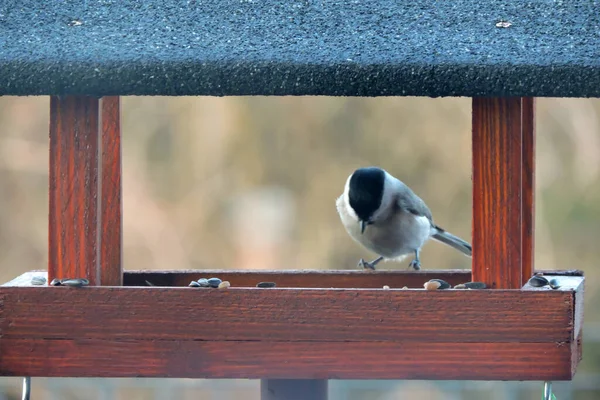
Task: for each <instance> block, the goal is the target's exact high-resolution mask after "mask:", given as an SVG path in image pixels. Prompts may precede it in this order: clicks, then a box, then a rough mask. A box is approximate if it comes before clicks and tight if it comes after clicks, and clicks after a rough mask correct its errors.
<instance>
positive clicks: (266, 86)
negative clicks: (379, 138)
mask: <svg viewBox="0 0 600 400" xmlns="http://www.w3.org/2000/svg"><path fill="white" fill-rule="evenodd" d="M61 94H88V95H98V96H101V95H177V96H183V95H213V96H225V95H333V96H431V97H438V96H540V97H543V96H552V97H600V2H599V1H595V0H575V1H567V0H564V1H562V0H528V1H515V0H439V1H434V0H411V1H399V0H343V1H342V0H229V1H215V0H179V1H176V0H138V1H131V0H86V1H84V0H80V1H65V0H52V1H39V0H4V1H2V2H0V95H61Z"/></svg>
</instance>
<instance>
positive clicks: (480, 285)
mask: <svg viewBox="0 0 600 400" xmlns="http://www.w3.org/2000/svg"><path fill="white" fill-rule="evenodd" d="M464 285H465V287H466V288H467V289H485V288H486V287H487V286H486V284H485V283H483V282H467V283H465V284H464Z"/></svg>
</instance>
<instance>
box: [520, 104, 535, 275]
mask: <svg viewBox="0 0 600 400" xmlns="http://www.w3.org/2000/svg"><path fill="white" fill-rule="evenodd" d="M522 124H523V166H522V172H523V177H522V186H523V193H522V195H523V205H522V215H523V217H522V225H521V227H522V233H521V235H522V245H521V246H522V247H521V248H522V251H523V260H522V264H521V272H522V277H521V283H522V284H525V282H527V280H529V278H531V277H532V276H533V274H534V272H535V265H534V250H535V98H533V97H524V98H523V99H522Z"/></svg>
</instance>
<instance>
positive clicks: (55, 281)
mask: <svg viewBox="0 0 600 400" xmlns="http://www.w3.org/2000/svg"><path fill="white" fill-rule="evenodd" d="M50 285H52V286H60V279H57V278H54V279H52V282H50Z"/></svg>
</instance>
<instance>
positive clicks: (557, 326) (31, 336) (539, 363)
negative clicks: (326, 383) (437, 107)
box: [0, 276, 584, 384]
mask: <svg viewBox="0 0 600 400" xmlns="http://www.w3.org/2000/svg"><path fill="white" fill-rule="evenodd" d="M552 277H553V276H549V278H552ZM556 279H558V280H559V283H560V285H561V287H560V288H559V289H557V290H551V289H549V288H548V287H545V288H533V287H528V286H526V287H524V288H523V289H519V290H502V289H499V290H454V289H449V290H438V291H433V292H432V291H426V290H424V289H419V290H417V289H410V290H401V289H392V290H384V289H258V288H235V287H231V288H229V289H225V290H219V289H199V288H157V287H93V286H91V287H83V288H70V287H19V286H3V287H0V354H1V355H2V356H1V357H0V375H5V376H17V375H21V376H22V375H25V376H57V377H58V376H97V377H129V376H147V377H186V378H249V379H334V378H335V379H464V380H471V379H473V380H478V379H483V380H569V379H571V377H572V373H573V371H574V369H575V368H576V366H577V363H578V361H579V358H580V345H581V344H580V341H578V340H577V338H578V337H580V331H581V320H580V319H581V318H582V313H581V307H582V305H583V303H582V301H581V297H582V296H583V290H582V289H583V279H584V278H583V277H581V276H556ZM540 304H543V307H540ZM32 310H35V312H32ZM406 321H410V323H406ZM267 383H268V382H265V384H267Z"/></svg>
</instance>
